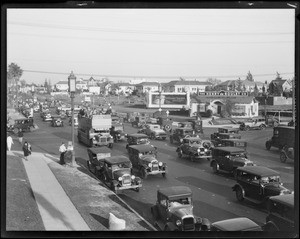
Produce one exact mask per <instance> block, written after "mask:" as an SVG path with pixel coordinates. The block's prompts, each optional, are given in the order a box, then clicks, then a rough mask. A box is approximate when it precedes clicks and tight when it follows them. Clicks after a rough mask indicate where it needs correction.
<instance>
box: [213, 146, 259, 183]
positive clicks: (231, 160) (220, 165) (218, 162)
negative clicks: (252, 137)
mask: <svg viewBox="0 0 300 239" xmlns="http://www.w3.org/2000/svg"><path fill="white" fill-rule="evenodd" d="M253 165H254V163H253V162H252V161H251V160H249V159H248V158H247V152H246V151H245V149H243V148H237V147H216V148H213V149H212V160H211V163H210V166H211V167H212V170H213V172H214V173H218V172H219V171H220V170H222V171H226V172H229V173H232V174H233V175H234V176H235V177H236V170H237V168H238V167H245V166H253Z"/></svg>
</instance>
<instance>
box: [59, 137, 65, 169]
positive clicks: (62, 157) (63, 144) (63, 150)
mask: <svg viewBox="0 0 300 239" xmlns="http://www.w3.org/2000/svg"><path fill="white" fill-rule="evenodd" d="M66 151H67V148H66V146H65V143H64V142H62V143H61V145H60V147H59V152H60V161H59V163H60V164H61V165H63V164H65V159H64V156H65V153H66Z"/></svg>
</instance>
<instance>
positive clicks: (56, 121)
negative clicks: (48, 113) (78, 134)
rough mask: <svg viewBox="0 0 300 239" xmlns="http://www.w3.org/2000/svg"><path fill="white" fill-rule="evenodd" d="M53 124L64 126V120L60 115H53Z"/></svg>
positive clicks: (54, 125) (53, 125)
mask: <svg viewBox="0 0 300 239" xmlns="http://www.w3.org/2000/svg"><path fill="white" fill-rule="evenodd" d="M51 126H52V127H63V126H64V122H63V121H62V119H61V117H60V116H59V115H54V116H52V120H51Z"/></svg>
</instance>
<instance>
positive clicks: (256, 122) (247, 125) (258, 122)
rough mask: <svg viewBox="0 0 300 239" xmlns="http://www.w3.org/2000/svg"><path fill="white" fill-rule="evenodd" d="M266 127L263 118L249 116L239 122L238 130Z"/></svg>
mask: <svg viewBox="0 0 300 239" xmlns="http://www.w3.org/2000/svg"><path fill="white" fill-rule="evenodd" d="M266 127H267V124H266V120H265V118H263V117H262V118H251V119H248V120H247V121H245V122H242V123H241V124H240V130H245V131H248V130H250V129H265V128H266Z"/></svg>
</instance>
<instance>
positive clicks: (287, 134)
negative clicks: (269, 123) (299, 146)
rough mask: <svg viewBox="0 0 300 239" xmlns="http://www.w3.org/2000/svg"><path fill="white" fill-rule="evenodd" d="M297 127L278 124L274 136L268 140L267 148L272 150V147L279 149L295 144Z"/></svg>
mask: <svg viewBox="0 0 300 239" xmlns="http://www.w3.org/2000/svg"><path fill="white" fill-rule="evenodd" d="M295 135H296V132H295V127H290V126H277V127H274V129H273V136H272V138H271V139H268V140H267V142H266V148H267V150H270V149H271V147H275V148H278V149H280V150H281V149H283V148H284V147H288V148H290V147H292V148H294V146H295Z"/></svg>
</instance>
